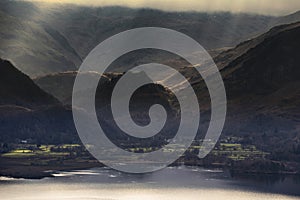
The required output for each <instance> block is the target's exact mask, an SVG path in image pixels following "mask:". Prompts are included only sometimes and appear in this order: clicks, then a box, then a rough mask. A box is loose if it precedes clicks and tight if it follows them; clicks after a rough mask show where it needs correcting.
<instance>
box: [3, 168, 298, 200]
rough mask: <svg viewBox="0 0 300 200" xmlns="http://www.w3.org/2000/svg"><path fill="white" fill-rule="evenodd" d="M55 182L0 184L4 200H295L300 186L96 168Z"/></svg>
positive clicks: (196, 172) (60, 175) (198, 173)
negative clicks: (127, 172)
mask: <svg viewBox="0 0 300 200" xmlns="http://www.w3.org/2000/svg"><path fill="white" fill-rule="evenodd" d="M54 175H55V176H56V177H55V178H44V179H42V180H20V179H10V178H4V177H2V178H0V199H3V200H29V199H30V200H50V199H51V200H54V199H55V200H79V199H80V200H148V199H149V200H150V199H151V200H153V199H159V200H177V199H204V200H206V199H207V200H215V199H222V200H237V199H238V200H240V199H241V200H265V199H270V200H277V199H278V200H294V199H300V191H299V189H300V181H299V179H295V178H293V177H285V178H283V177H278V178H276V177H275V178H274V176H272V178H267V177H265V178H264V177H262V176H258V177H256V178H254V177H253V176H251V177H247V178H232V177H231V176H230V175H229V174H228V173H225V172H222V171H216V170H205V169H199V168H187V167H179V168H166V169H164V170H161V171H158V172H155V173H149V174H143V175H133V174H123V173H120V172H116V171H113V170H109V169H104V168H99V169H92V170H81V171H73V172H57V173H55V174H54Z"/></svg>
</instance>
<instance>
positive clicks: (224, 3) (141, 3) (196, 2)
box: [28, 0, 300, 15]
mask: <svg viewBox="0 0 300 200" xmlns="http://www.w3.org/2000/svg"><path fill="white" fill-rule="evenodd" d="M28 1H39V2H48V3H72V4H80V5H88V6H126V7H131V8H144V7H146V8H154V9H161V10H165V11H202V12H203V11H204V12H216V11H229V12H233V13H239V12H243V13H256V14H263V15H286V14H290V13H293V12H296V11H298V10H300V1H299V0H188V1H183V0H163V1H162V0H28Z"/></svg>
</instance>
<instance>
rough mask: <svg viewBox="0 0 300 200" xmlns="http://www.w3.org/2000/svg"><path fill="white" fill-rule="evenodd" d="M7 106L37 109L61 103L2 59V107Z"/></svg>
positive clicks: (0, 102) (0, 103)
mask: <svg viewBox="0 0 300 200" xmlns="http://www.w3.org/2000/svg"><path fill="white" fill-rule="evenodd" d="M6 104H9V105H16V106H23V107H26V108H35V107H37V106H45V105H57V104H59V102H58V101H57V100H56V99H55V98H53V97H52V96H50V95H49V94H47V93H46V92H44V91H43V90H41V89H40V88H39V87H38V86H37V85H35V83H34V82H33V81H32V80H31V79H30V78H29V77H28V76H27V75H25V74H23V73H22V72H20V71H19V70H18V69H16V68H15V67H14V66H13V65H12V64H11V63H10V62H9V61H6V60H2V59H0V105H6Z"/></svg>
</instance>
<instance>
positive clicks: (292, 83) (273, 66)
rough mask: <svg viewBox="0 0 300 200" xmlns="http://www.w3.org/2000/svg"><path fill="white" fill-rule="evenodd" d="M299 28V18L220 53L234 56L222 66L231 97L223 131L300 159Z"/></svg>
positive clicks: (273, 152) (279, 155)
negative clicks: (299, 151)
mask: <svg viewBox="0 0 300 200" xmlns="http://www.w3.org/2000/svg"><path fill="white" fill-rule="evenodd" d="M299 34H300V23H299V22H298V23H294V24H289V25H281V26H277V27H274V28H272V29H271V30H270V31H269V32H267V33H265V34H263V35H261V36H259V37H257V38H254V39H252V40H249V41H246V42H244V43H242V44H240V45H238V46H237V47H236V48H234V49H231V50H229V51H227V52H224V53H222V54H221V55H220V56H219V57H218V58H216V60H222V59H223V60H224V58H226V56H228V57H229V58H231V59H228V60H227V63H226V61H225V62H223V63H222V65H221V66H220V68H221V73H222V76H223V79H224V84H225V87H226V92H227V97H228V112H227V114H228V115H227V119H226V125H225V129H224V133H225V135H235V136H238V137H242V138H243V140H244V141H245V142H247V143H252V144H255V145H257V146H258V147H259V148H261V149H263V150H265V151H267V152H271V157H273V159H278V160H290V161H296V160H297V161H300V155H299V153H297V152H296V151H295V148H297V146H299V144H300V135H299V129H300V127H299V122H300V115H299V113H300V99H299V97H300V87H299V86H300V79H299V77H300V68H299V64H300V58H299V48H300V39H299V37H298V36H299ZM226 53H227V55H226ZM198 84H200V83H198Z"/></svg>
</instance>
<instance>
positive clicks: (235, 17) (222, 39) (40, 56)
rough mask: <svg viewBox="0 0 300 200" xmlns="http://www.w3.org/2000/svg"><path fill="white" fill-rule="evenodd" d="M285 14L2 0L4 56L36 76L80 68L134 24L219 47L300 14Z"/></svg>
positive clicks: (1, 53)
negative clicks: (106, 42)
mask: <svg viewBox="0 0 300 200" xmlns="http://www.w3.org/2000/svg"><path fill="white" fill-rule="evenodd" d="M280 19H281V18H280V17H279V18H277V17H271V16H261V15H251V14H231V13H197V12H163V11H159V10H151V9H129V8H124V7H99V8H96V7H83V6H75V5H51V6H50V5H48V4H39V3H36V4H33V3H30V2H23V1H8V0H3V1H1V2H0V26H1V27H0V56H1V57H3V58H7V59H10V60H12V61H13V62H14V63H15V64H16V65H17V67H18V68H19V69H20V70H21V71H22V72H24V73H26V74H28V75H29V76H30V77H36V76H42V75H47V74H50V73H57V72H66V71H74V70H76V69H77V68H78V66H79V65H80V64H81V62H82V59H83V58H85V56H86V55H87V54H88V53H89V52H90V51H91V50H92V49H93V48H94V47H95V46H96V45H97V44H99V43H100V42H101V41H103V40H105V39H106V38H108V37H110V36H112V35H114V34H117V33H119V32H121V31H125V30H128V29H131V28H137V27H144V26H158V27H165V28H170V29H174V30H177V31H180V32H182V33H185V34H187V35H189V36H191V37H192V38H194V39H195V40H197V41H198V42H200V43H201V44H202V45H203V46H204V47H205V48H206V49H208V50H213V51H212V52H218V50H215V49H220V48H224V47H232V46H235V45H237V44H239V43H240V42H242V41H244V40H247V39H249V38H252V37H254V36H256V35H259V34H261V33H263V32H265V31H266V30H268V29H269V28H270V27H272V26H273V25H275V24H280V23H288V22H289V21H294V20H296V19H298V17H297V16H293V17H289V16H286V17H285V19H284V20H280ZM299 19H300V18H299ZM145 59H147V58H145ZM127 64H130V63H127Z"/></svg>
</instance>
